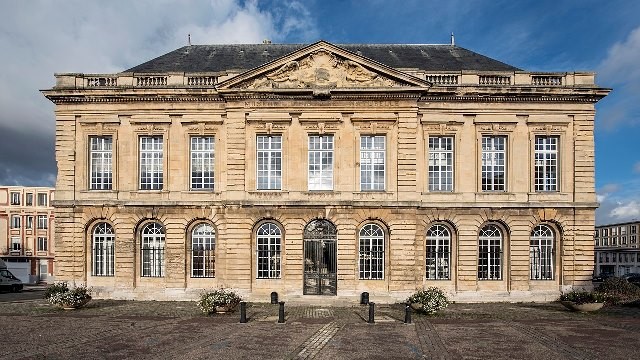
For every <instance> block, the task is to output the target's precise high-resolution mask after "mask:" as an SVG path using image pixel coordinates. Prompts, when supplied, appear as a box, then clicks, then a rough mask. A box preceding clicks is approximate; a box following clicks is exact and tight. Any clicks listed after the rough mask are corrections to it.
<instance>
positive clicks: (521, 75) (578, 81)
mask: <svg viewBox="0 0 640 360" xmlns="http://www.w3.org/2000/svg"><path fill="white" fill-rule="evenodd" d="M235 75H236V74H221V73H166V74H165V73H160V74H158V73H156V74H146V73H145V74H143V73H135V74H134V73H120V74H56V80H57V81H56V88H59V89H62V88H67V89H69V88H70V89H79V88H132V87H133V88H185V87H194V88H197V87H199V88H203V87H205V88H215V86H216V85H217V84H218V83H219V82H221V81H224V80H226V79H228V78H231V77H233V76H235ZM422 76H423V79H425V80H426V81H428V82H430V83H432V84H434V85H437V86H473V85H475V86H547V87H561V86H582V85H587V86H589V85H595V82H594V79H595V75H594V74H593V73H527V72H521V71H518V72H494V73H492V72H486V71H482V72H473V71H460V72H448V73H446V72H445V73H442V72H440V73H427V74H424V73H423V75H422Z"/></svg>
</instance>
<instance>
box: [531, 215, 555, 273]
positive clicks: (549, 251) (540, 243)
mask: <svg viewBox="0 0 640 360" xmlns="http://www.w3.org/2000/svg"><path fill="white" fill-rule="evenodd" d="M554 240H555V239H554V236H553V230H552V229H551V227H549V226H547V225H538V226H536V227H535V228H534V229H533V231H532V232H531V242H530V244H529V262H530V266H531V274H530V278H531V280H552V279H553V244H554Z"/></svg>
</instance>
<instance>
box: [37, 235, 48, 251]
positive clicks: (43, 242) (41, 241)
mask: <svg viewBox="0 0 640 360" xmlns="http://www.w3.org/2000/svg"><path fill="white" fill-rule="evenodd" d="M38 251H47V238H46V237H42V236H39V237H38Z"/></svg>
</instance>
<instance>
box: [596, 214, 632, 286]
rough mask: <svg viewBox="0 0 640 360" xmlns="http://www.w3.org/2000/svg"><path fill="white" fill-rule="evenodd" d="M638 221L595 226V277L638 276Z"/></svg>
mask: <svg viewBox="0 0 640 360" xmlns="http://www.w3.org/2000/svg"><path fill="white" fill-rule="evenodd" d="M638 229H640V221H638V220H635V221H630V222H625V223H617V224H607V225H599V226H596V233H595V257H594V262H595V266H594V269H593V275H595V276H623V275H626V274H630V273H639V274H640V244H638V240H640V239H638Z"/></svg>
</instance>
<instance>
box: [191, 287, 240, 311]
mask: <svg viewBox="0 0 640 360" xmlns="http://www.w3.org/2000/svg"><path fill="white" fill-rule="evenodd" d="M240 301H242V298H241V297H240V296H239V295H238V294H236V293H235V292H234V291H233V290H227V289H216V290H212V291H206V292H203V293H202V294H200V300H198V307H199V308H200V310H202V312H203V313H205V314H212V313H214V312H215V311H216V307H226V308H228V309H232V308H234V307H236V306H237V305H238V304H239V303H240Z"/></svg>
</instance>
